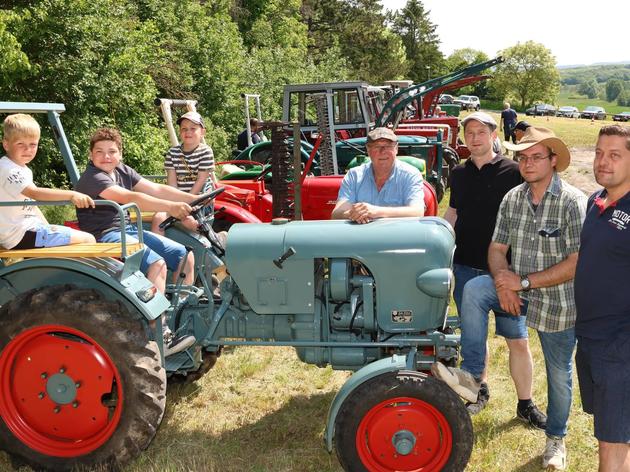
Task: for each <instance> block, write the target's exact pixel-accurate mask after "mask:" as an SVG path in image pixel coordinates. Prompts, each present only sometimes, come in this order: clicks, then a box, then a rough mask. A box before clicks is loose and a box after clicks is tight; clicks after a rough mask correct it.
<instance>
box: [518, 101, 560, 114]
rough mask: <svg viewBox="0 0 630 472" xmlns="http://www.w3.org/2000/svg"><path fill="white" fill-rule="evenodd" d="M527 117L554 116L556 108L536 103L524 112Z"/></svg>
mask: <svg viewBox="0 0 630 472" xmlns="http://www.w3.org/2000/svg"><path fill="white" fill-rule="evenodd" d="M525 114H526V115H527V116H555V114H556V107H554V106H553V105H549V104H547V103H538V104H536V105H534V106H533V107H530V108H528V109H527V110H525Z"/></svg>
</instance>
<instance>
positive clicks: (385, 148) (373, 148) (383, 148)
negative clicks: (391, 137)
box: [368, 144, 398, 152]
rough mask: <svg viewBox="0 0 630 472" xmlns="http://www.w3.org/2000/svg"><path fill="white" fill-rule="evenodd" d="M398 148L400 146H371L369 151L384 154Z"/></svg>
mask: <svg viewBox="0 0 630 472" xmlns="http://www.w3.org/2000/svg"><path fill="white" fill-rule="evenodd" d="M396 146H398V144H382V145H379V146H374V145H369V146H368V149H370V150H371V151H375V152H382V151H391V150H392V149H395V148H396Z"/></svg>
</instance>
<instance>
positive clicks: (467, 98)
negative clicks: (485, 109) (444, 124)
mask: <svg viewBox="0 0 630 472" xmlns="http://www.w3.org/2000/svg"><path fill="white" fill-rule="evenodd" d="M453 103H456V104H457V105H459V106H460V107H462V110H475V111H477V110H479V108H480V107H481V103H480V102H479V97H477V96H475V95H460V96H459V97H457V98H456V99H455V100H453Z"/></svg>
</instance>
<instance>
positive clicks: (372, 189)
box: [331, 128, 424, 224]
mask: <svg viewBox="0 0 630 472" xmlns="http://www.w3.org/2000/svg"><path fill="white" fill-rule="evenodd" d="M367 152H368V156H369V157H370V162H369V163H368V164H364V165H362V166H358V167H354V168H353V169H350V171H349V172H348V173H347V174H346V175H345V177H344V178H343V181H342V183H341V188H340V189H339V196H338V198H337V204H336V205H335V208H334V209H333V211H332V216H331V217H332V218H333V219H344V218H347V219H350V220H352V221H354V222H356V223H359V224H363V223H369V222H370V221H372V220H373V219H375V218H388V217H389V218H393V217H403V216H423V215H424V187H423V185H424V184H423V183H422V175H421V174H420V171H419V170H418V169H416V168H415V167H413V166H411V165H409V164H406V163H405V162H402V161H399V160H398V159H396V154H397V153H398V136H396V134H394V132H393V131H392V130H391V129H389V128H375V129H373V130H372V131H370V132H369V133H368V136H367Z"/></svg>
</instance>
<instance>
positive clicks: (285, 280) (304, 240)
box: [226, 217, 455, 331]
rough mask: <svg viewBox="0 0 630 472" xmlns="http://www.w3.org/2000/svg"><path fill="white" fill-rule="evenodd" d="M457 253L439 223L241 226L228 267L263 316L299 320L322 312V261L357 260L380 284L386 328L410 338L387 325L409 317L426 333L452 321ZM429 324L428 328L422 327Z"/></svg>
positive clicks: (233, 233)
mask: <svg viewBox="0 0 630 472" xmlns="http://www.w3.org/2000/svg"><path fill="white" fill-rule="evenodd" d="M454 247H455V238H454V234H453V231H452V229H451V227H450V226H449V225H448V223H446V222H445V221H444V220H443V219H441V218H435V217H424V218H386V219H380V220H376V221H373V222H371V223H368V224H364V225H359V224H356V223H352V222H349V221H340V220H337V221H294V222H289V223H284V224H236V225H234V226H232V228H231V229H230V232H229V235H228V242H227V254H226V262H227V266H228V268H229V272H230V274H231V276H232V277H233V279H234V280H235V281H236V283H237V284H238V286H239V287H240V289H241V291H242V292H243V294H244V295H245V298H246V299H247V301H248V303H249V304H250V306H251V308H252V309H253V310H254V311H255V312H257V313H259V314H274V313H276V314H291V313H313V312H314V305H315V296H316V293H315V283H314V282H315V280H314V278H315V277H314V270H315V260H316V259H331V258H344V259H354V260H356V261H359V262H361V263H362V264H363V265H364V266H365V267H366V269H367V271H368V272H369V273H370V274H371V275H372V277H373V278H374V285H375V302H376V303H375V308H376V310H377V311H376V312H377V313H378V317H379V320H381V321H379V323H380V324H381V327H383V328H384V329H386V330H388V327H389V328H390V329H389V330H390V331H397V330H400V331H407V329H405V327H404V326H402V325H398V324H396V323H393V324H392V323H391V322H390V323H388V322H387V321H386V320H390V321H391V320H392V317H393V316H394V315H395V314H396V313H399V312H405V311H408V312H410V313H413V317H414V323H413V328H414V329H413V330H414V331H421V330H422V329H428V327H429V326H433V327H435V326H436V319H435V317H436V316H437V317H443V316H444V314H445V311H446V307H447V305H448V298H449V291H450V286H451V282H452V281H451V278H452V275H451V264H452V257H453V251H454ZM274 260H275V263H274ZM440 287H441V288H440ZM381 316H382V317H383V319H381ZM425 318H426V320H427V323H426V326H427V327H424V324H425V323H424V322H419V320H422V319H425ZM383 320H385V321H383ZM383 325H386V326H383ZM387 325H390V326H387ZM438 325H439V323H438Z"/></svg>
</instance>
